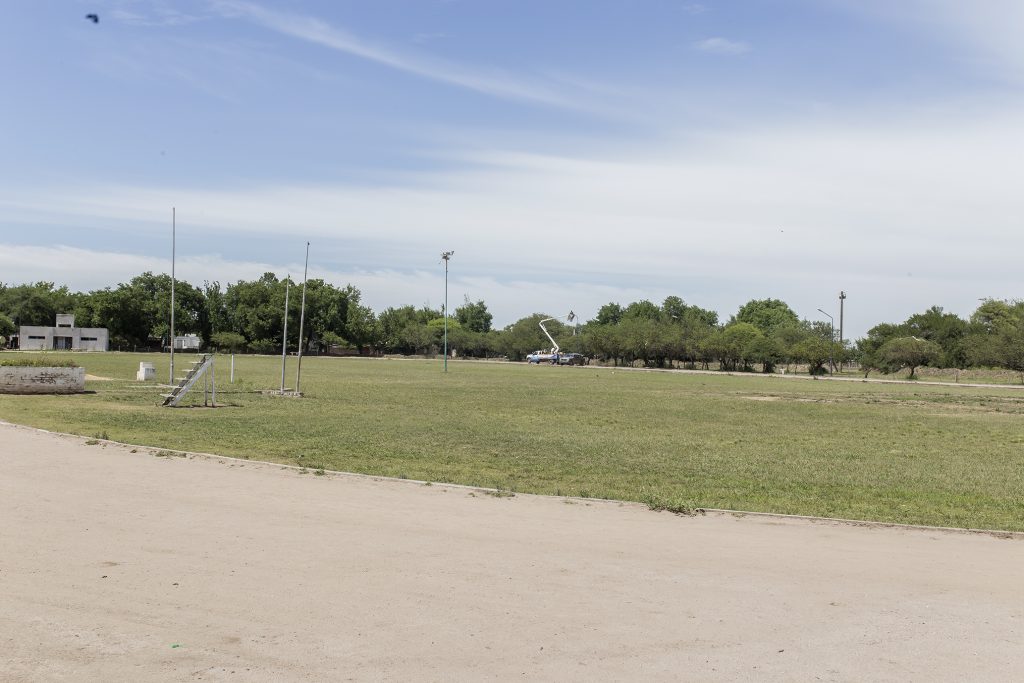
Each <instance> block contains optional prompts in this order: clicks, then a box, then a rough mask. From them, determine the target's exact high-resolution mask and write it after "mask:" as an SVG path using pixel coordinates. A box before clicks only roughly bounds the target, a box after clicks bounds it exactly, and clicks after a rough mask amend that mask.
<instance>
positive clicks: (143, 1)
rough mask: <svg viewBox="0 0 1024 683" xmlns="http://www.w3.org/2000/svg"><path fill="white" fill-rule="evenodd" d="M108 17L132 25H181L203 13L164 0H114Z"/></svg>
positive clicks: (194, 20) (196, 19)
mask: <svg viewBox="0 0 1024 683" xmlns="http://www.w3.org/2000/svg"><path fill="white" fill-rule="evenodd" d="M110 17H111V18H112V19H113V20H115V21H119V22H121V23H124V24H131V25H134V26H183V25H185V24H192V23H195V22H197V21H201V20H202V19H203V18H204V14H202V13H199V12H186V11H182V10H181V9H180V8H178V7H174V6H172V5H170V4H168V3H167V2H165V1H164V0H115V6H114V8H113V9H111V11H110Z"/></svg>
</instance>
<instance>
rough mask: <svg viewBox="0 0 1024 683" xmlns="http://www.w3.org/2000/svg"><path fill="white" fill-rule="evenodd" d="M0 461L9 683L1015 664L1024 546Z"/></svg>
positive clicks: (288, 472)
mask: <svg viewBox="0 0 1024 683" xmlns="http://www.w3.org/2000/svg"><path fill="white" fill-rule="evenodd" d="M0 443H2V444H3V446H2V448H0V519H2V520H3V523H2V524H0V548H2V549H3V551H2V552H0V596H3V609H0V643H3V657H2V662H3V664H2V665H0V672H2V675H0V678H3V680H4V681H40V680H74V681H126V680H176V681H185V680H198V679H200V678H201V679H202V680H205V681H209V680H215V681H216V680H238V681H241V680H244V681H282V680H285V681H293V680H343V679H344V680H350V679H354V680H481V679H487V680H510V679H528V680H529V679H532V680H579V681H603V680H665V681H675V680H683V679H685V680H700V681H735V680H757V681H792V680H816V679H819V678H820V679H822V680H833V681H836V680H921V681H930V680H1014V679H1017V678H1019V676H1020V672H1021V671H1022V670H1024V648H1022V647H1020V644H1021V643H1022V642H1024V589H1022V586H1024V541H1022V540H1021V539H1020V537H1019V536H1015V537H1013V538H1009V539H998V538H993V537H992V536H989V535H981V534H967V533H949V532H943V531H941V530H913V529H896V528H877V527H871V526H867V527H858V526H852V525H844V524H837V523H815V522H813V521H808V520H799V519H782V518H777V517H760V516H755V515H748V516H745V517H742V518H739V517H736V516H734V515H732V514H716V513H709V514H708V515H706V516H699V517H679V516H677V515H672V514H668V513H657V512H651V511H650V510H648V509H646V508H645V507H643V506H640V505H631V504H621V503H614V502H609V503H601V502H596V501H582V500H578V501H572V502H576V503H578V504H576V505H566V504H565V501H566V499H563V498H554V497H550V498H548V497H539V496H528V495H522V494H518V495H516V496H515V497H494V496H490V495H475V494H474V492H473V490H471V489H467V488H460V487H451V486H443V485H436V484H435V485H433V486H423V485H421V484H413V483H408V482H397V481H381V480H376V479H373V478H370V477H358V476H351V475H337V474H330V473H328V474H326V475H325V476H316V475H315V474H314V473H311V472H309V471H306V473H303V471H302V470H297V469H294V468H287V467H284V466H281V465H266V464H259V463H253V462H242V461H234V460H227V459H217V458H209V457H198V456H196V457H187V458H180V457H154V455H153V454H152V453H153V452H154V451H153V449H141V448H138V449H135V451H136V452H132V449H131V448H130V447H122V446H119V445H116V444H106V446H105V447H99V446H98V445H92V446H89V445H86V444H87V443H89V441H86V440H83V439H80V438H73V437H61V436H57V435H53V434H47V433H42V432H38V431H36V430H30V429H27V428H20V427H14V426H10V425H5V424H0ZM93 443H94V444H95V443H96V442H95V440H93ZM158 454H159V452H158ZM232 464H237V465H238V466H237V467H231V466H225V465H232Z"/></svg>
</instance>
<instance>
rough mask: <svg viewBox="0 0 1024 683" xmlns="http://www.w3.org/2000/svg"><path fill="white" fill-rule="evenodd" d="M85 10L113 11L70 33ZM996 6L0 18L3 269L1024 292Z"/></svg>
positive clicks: (1015, 69) (441, 5)
mask: <svg viewBox="0 0 1024 683" xmlns="http://www.w3.org/2000/svg"><path fill="white" fill-rule="evenodd" d="M91 12H95V13H97V14H98V15H99V17H100V22H99V23H98V24H93V23H92V22H89V21H86V20H85V18H84V17H85V14H87V13H91ZM1021 25H1024V8H1022V7H1021V6H1020V5H1019V4H1018V3H1016V2H1010V1H1009V0H991V1H989V2H985V3H962V2H954V1H953V0H928V1H925V0H906V1H905V2H900V3H891V2H883V1H882V0H859V1H855V0H817V1H814V2H811V1H809V0H808V1H801V0H778V1H774V2H772V1H764V2H715V1H712V0H706V1H705V2H687V1H685V0H648V1H646V2H641V1H626V0H587V1H579V2H576V1H569V0H566V1H563V2H551V1H550V0H549V1H547V2H531V1H528V0H516V1H515V2H512V1H508V2H499V1H492V2H482V1H478V2H471V1H469V0H416V1H399V0H378V1H375V2H343V1H337V2H313V1H303V0H287V1H286V0H277V1H273V2H272V1H270V0H262V1H258V2H243V1H240V0H191V1H182V2H169V1H161V0H88V1H87V2H79V1H77V0H67V1H66V2H57V1H54V2H45V3H12V4H11V6H8V7H5V21H4V22H3V23H2V24H0V83H3V86H4V89H3V92H4V96H3V101H2V102H3V104H2V106H0V159H2V160H3V163H0V281H4V282H7V283H12V282H24V281H35V280H55V281H57V282H63V283H68V284H70V285H71V286H72V287H73V288H75V289H92V288H96V287H100V286H104V285H108V284H115V283H116V282H118V281H122V280H126V279H127V278H129V277H131V276H132V275H134V274H136V273H138V272H141V271H142V270H158V271H160V270H169V241H170V240H169V238H170V234H169V233H170V209H171V207H172V206H175V207H176V208H177V213H178V264H177V265H178V272H179V273H180V274H181V275H182V276H183V277H184V278H186V279H189V280H190V281H192V282H194V283H196V284H201V283H202V281H204V280H211V281H212V280H217V281H220V282H221V283H223V284H226V283H227V282H231V281H234V280H237V279H240V278H246V279H249V278H254V277H257V276H259V275H260V274H261V273H262V272H264V271H265V270H274V271H276V272H278V273H282V274H283V273H284V272H286V271H291V272H292V273H293V274H294V273H297V272H298V273H299V274H301V260H302V257H303V254H304V251H303V249H304V245H305V241H306V240H307V239H308V240H310V241H311V242H312V251H311V274H312V275H314V276H318V277H325V278H327V279H328V280H331V281H334V282H336V283H338V284H345V283H347V282H351V283H352V284H354V285H356V286H357V287H359V288H360V289H361V290H362V292H363V295H364V299H365V301H366V303H368V304H370V305H371V306H372V307H374V308H375V309H377V310H381V309H383V308H384V307H386V306H389V305H401V304H405V303H412V304H417V305H420V304H424V303H429V304H431V305H434V306H437V305H439V304H440V303H441V299H442V297H443V280H442V277H443V270H442V268H441V266H440V265H439V263H438V261H439V259H438V254H439V253H440V252H441V251H442V250H446V249H454V250H455V252H456V253H455V257H454V258H453V260H452V264H451V268H452V269H451V284H450V299H451V300H452V301H453V303H458V302H459V301H461V300H462V298H463V297H464V296H468V297H470V298H472V299H474V300H475V299H481V298H482V299H484V300H485V301H487V303H488V304H489V306H490V308H491V309H492V311H493V312H494V314H495V318H496V322H497V323H499V324H506V323H509V322H512V321H514V320H515V319H517V318H518V317H521V316H523V315H527V314H529V313H532V312H535V311H545V312H550V313H552V314H555V313H562V312H564V311H567V310H569V309H570V308H572V309H575V310H576V311H577V312H579V313H581V314H582V316H583V317H584V318H588V317H591V316H592V315H593V314H594V313H595V312H596V310H597V308H598V307H599V306H600V305H601V304H603V303H606V302H608V301H619V302H621V303H624V304H625V303H628V302H629V301H632V300H636V299H639V298H650V299H652V300H655V301H660V300H661V299H663V298H664V297H665V296H668V295H670V294H674V295H678V296H682V297H683V298H684V299H685V300H686V301H688V302H691V303H695V304H698V305H701V306H705V307H710V308H714V309H716V310H718V311H719V312H720V314H721V315H722V317H723V318H727V317H728V316H729V315H730V314H731V313H733V312H734V311H735V310H736V309H737V308H738V307H739V306H740V305H741V304H743V303H744V302H745V301H747V300H749V299H751V298H763V297H777V298H782V299H784V300H786V301H787V302H789V303H790V305H791V306H792V307H793V308H794V309H795V310H796V311H797V313H798V314H799V315H801V316H802V317H806V318H820V317H821V315H820V314H819V313H818V312H817V309H818V308H824V309H825V310H828V311H830V312H834V309H835V308H836V296H837V294H838V292H839V290H840V289H843V290H846V291H847V293H848V295H849V298H848V299H847V323H848V324H847V331H848V334H847V336H848V337H856V336H858V335H861V334H863V333H864V332H865V331H866V330H867V328H868V327H870V326H871V325H873V324H875V323H877V322H881V321H899V320H902V319H904V318H905V317H907V316H908V315H910V314H912V313H914V312H918V311H921V310H924V309H925V308H927V307H928V306H931V305H935V304H937V305H941V306H944V307H946V308H947V310H952V311H955V312H957V313H960V314H962V315H968V314H969V313H970V312H971V311H972V310H973V308H974V307H975V306H976V305H977V300H978V299H979V298H981V297H989V296H991V297H998V298H1016V297H1020V296H1022V292H1021V285H1020V278H1019V272H1020V267H1019V265H1018V261H1019V254H1020V252H1021V249H1022V248H1024V236H1022V233H1021V231H1020V227H1019V226H1020V217H1021V216H1022V209H1024V200H1022V199H1021V195H1024V193H1021V192H1020V190H1019V188H1018V187H1017V186H1016V183H1015V182H1014V181H1015V180H1016V175H1017V172H1018V167H1019V165H1020V159H1021V158H1024V155H1022V152H1024V133H1022V132H1021V130H1020V121H1021V120H1024V119H1022V115H1024V106H1022V97H1021V95H1022V93H1021V86H1022V83H1024V47H1021V46H1020V41H1019V40H1018V39H1017V36H1016V30H1015V27H1019V26H1021Z"/></svg>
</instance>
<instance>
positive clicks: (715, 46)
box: [693, 37, 751, 55]
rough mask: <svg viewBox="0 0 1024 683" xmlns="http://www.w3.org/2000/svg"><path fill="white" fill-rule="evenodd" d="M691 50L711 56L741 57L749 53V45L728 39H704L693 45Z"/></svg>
mask: <svg viewBox="0 0 1024 683" xmlns="http://www.w3.org/2000/svg"><path fill="white" fill-rule="evenodd" d="M693 49H694V50H697V51H699V52H707V53H709V54H713V55H742V54H744V53H747V52H750V50H751V47H750V44H749V43H744V42H742V41H739V40H729V39H728V38H717V37H716V38H705V39H704V40H698V41H696V42H695V43H693Z"/></svg>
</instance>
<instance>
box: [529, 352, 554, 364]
mask: <svg viewBox="0 0 1024 683" xmlns="http://www.w3.org/2000/svg"><path fill="white" fill-rule="evenodd" d="M526 362H527V363H536V364H540V363H551V364H552V365H556V364H557V363H558V352H557V351H554V350H552V351H539V350H538V351H534V352H533V353H529V354H527V355H526Z"/></svg>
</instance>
